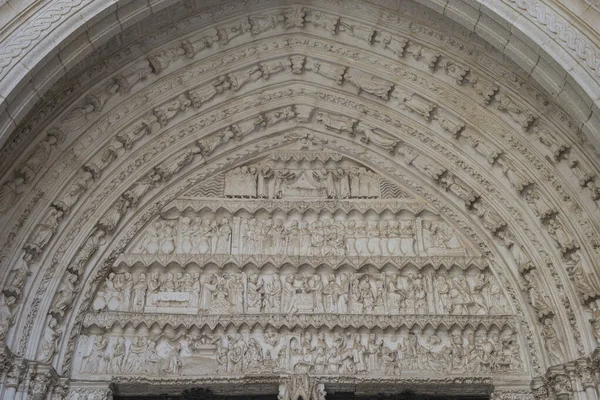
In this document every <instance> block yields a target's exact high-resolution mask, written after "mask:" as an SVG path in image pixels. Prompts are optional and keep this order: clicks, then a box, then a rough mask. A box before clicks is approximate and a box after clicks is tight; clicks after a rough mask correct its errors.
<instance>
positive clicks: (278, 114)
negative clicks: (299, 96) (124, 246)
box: [106, 108, 495, 229]
mask: <svg viewBox="0 0 600 400" xmlns="http://www.w3.org/2000/svg"><path fill="white" fill-rule="evenodd" d="M290 113H291V114H293V117H294V118H297V114H299V112H298V111H296V110H294V109H292V110H291V111H290V110H287V115H291V114H290ZM285 115H286V110H285V108H284V109H280V110H274V111H273V113H269V116H270V117H271V118H275V119H273V121H276V122H277V121H278V120H277V118H283V119H284V120H285V119H286V118H287V117H285ZM268 120H269V119H268V118H267V121H268ZM224 134H225V136H223V133H220V135H219V136H217V138H218V140H217V141H216V143H219V141H220V140H221V138H223V137H225V138H230V136H228V135H232V134H233V133H232V132H227V130H226V131H225V132H224ZM233 137H234V136H231V138H233ZM365 137H366V136H365ZM372 140H373V139H372ZM363 141H364V140H363ZM375 142H377V143H378V145H377V146H381V145H382V144H383V146H384V147H383V150H386V151H388V152H389V150H388V149H386V147H387V146H386V145H385V141H381V138H380V139H375ZM213 143H214V142H213ZM207 146H208V147H207ZM203 148H209V149H210V143H205V144H203V145H202V146H200V149H203ZM195 151H199V152H200V153H201V151H200V150H195ZM411 162H412V164H413V165H417V166H418V168H425V167H426V164H427V163H426V162H424V161H422V160H421V159H416V157H415V158H412V159H411ZM174 167H175V168H177V167H178V165H177V164H174ZM425 171H427V168H425ZM430 172H431V171H430ZM434 172H435V171H434ZM163 173H165V171H163ZM167 173H168V170H167ZM425 173H427V172H425ZM428 176H429V179H434V178H435V176H434V177H433V178H432V177H431V175H428ZM436 179H437V178H435V179H434V180H436ZM108 222H110V221H108ZM106 226H107V227H108V229H114V228H111V225H110V224H106ZM494 229H495V228H494Z"/></svg>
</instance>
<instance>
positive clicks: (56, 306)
mask: <svg viewBox="0 0 600 400" xmlns="http://www.w3.org/2000/svg"><path fill="white" fill-rule="evenodd" d="M77 278H78V277H77V275H75V274H70V273H68V272H67V276H66V279H65V280H63V283H62V287H61V289H60V290H59V291H58V293H57V295H56V297H55V298H54V301H53V302H52V306H50V312H51V313H54V314H58V315H60V316H61V317H63V316H64V315H65V312H66V311H67V308H68V307H69V306H70V305H71V303H72V302H73V299H74V298H75V294H76V291H77V289H76V287H75V283H76V282H77Z"/></svg>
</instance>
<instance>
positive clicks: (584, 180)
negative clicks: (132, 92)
mask: <svg viewBox="0 0 600 400" xmlns="http://www.w3.org/2000/svg"><path fill="white" fill-rule="evenodd" d="M287 62H289V63H291V62H290V61H289V60H288V61H287ZM261 68H262V70H261V72H260V73H261V74H266V75H267V76H268V74H269V72H268V71H269V68H275V72H278V71H279V70H280V69H282V68H283V69H286V68H288V67H286V66H285V65H276V64H275V65H265V66H261ZM263 70H264V71H263ZM445 70H447V71H454V69H452V68H446V69H445ZM347 72H350V74H346V75H347V79H348V81H349V82H350V83H351V84H352V82H354V83H355V84H356V83H357V82H358V83H360V79H359V78H361V75H360V74H359V75H358V78H357V77H356V76H354V77H353V76H352V73H351V72H352V71H347ZM451 73H452V72H451ZM134 76H135V74H134ZM362 78H364V76H363V77H362ZM136 79H137V78H136ZM357 79H358V80H357ZM123 80H126V78H124V77H120V78H119V79H117V80H116V81H117V82H119V81H123ZM221 90H222V89H221ZM493 93H494V92H493ZM205 95H206V94H205ZM402 95H406V93H402ZM96 97H97V96H96ZM100 97H102V96H100ZM195 99H196V105H198V102H199V101H200V102H201V100H199V98H198V97H196V98H195ZM402 99H405V100H403V101H404V102H405V104H404V107H405V108H406V109H408V110H409V112H417V113H426V114H424V117H425V118H431V116H429V114H430V112H431V111H428V107H432V110H433V109H434V108H435V105H432V104H429V105H428V104H427V103H426V102H425V103H423V102H420V101H419V98H418V96H417V98H416V99H414V98H412V97H411V98H408V97H402ZM501 99H503V100H500V101H499V104H498V109H500V110H502V111H504V112H507V113H508V114H509V115H513V116H514V117H515V118H516V120H517V121H519V122H520V123H521V125H523V124H525V125H524V127H526V128H529V126H530V124H531V121H533V120H532V119H531V118H533V116H532V115H531V114H530V113H529V112H525V111H519V110H518V108H515V107H517V105H516V104H515V103H513V102H512V100H511V99H510V98H507V97H501ZM188 100H189V101H190V102H192V100H193V99H192V100H190V99H188ZM188 100H186V102H187V101H188ZM102 101H103V100H102ZM186 107H187V105H186ZM522 116H524V119H523V118H522ZM163 118H164V117H163ZM528 121H529V122H528ZM440 124H442V125H443V126H445V127H446V128H445V129H448V131H449V132H450V133H453V134H460V132H459V131H460V130H461V124H460V123H459V124H456V123H453V121H451V120H448V119H447V118H440ZM144 126H146V128H144ZM534 128H537V127H534ZM137 129H138V131H137V132H134V134H135V133H137V134H140V132H141V133H142V134H143V132H144V130H145V129H149V126H148V124H147V123H146V125H142V127H141V128H137ZM457 129H458V130H459V131H456V130H457ZM464 138H465V143H471V144H470V145H471V146H472V147H475V148H476V149H477V150H479V151H481V152H482V153H485V157H486V158H488V161H489V162H499V163H501V162H502V161H503V159H501V158H500V157H499V156H500V153H499V152H498V151H495V150H494V149H493V148H492V149H490V148H489V147H488V148H486V144H485V143H480V141H479V140H478V139H477V138H476V137H473V136H470V135H464ZM544 138H545V139H544V141H543V143H546V144H547V145H548V147H549V148H552V149H554V150H553V151H554V153H553V154H554V157H557V159H563V158H564V155H565V151H567V149H568V148H569V145H565V144H561V143H557V142H556V141H555V140H554V141H553V139H552V137H550V138H548V137H547V135H546V136H544ZM120 139H121V140H120V141H121V142H123V143H122V144H123V146H128V145H131V142H130V141H128V140H129V139H128V138H125V137H121V138H120ZM540 140H542V138H541V137H540ZM53 142H56V139H55V136H53V135H51V134H49V138H48V139H47V140H46V143H50V145H51V144H52V143H53ZM516 145H517V147H518V143H517V144H516ZM118 146H120V145H118ZM116 151H118V149H117V150H115V152H116ZM569 165H570V166H571V167H572V168H573V171H569V172H570V173H571V174H573V173H574V174H576V175H577V176H580V177H581V179H580V181H579V184H580V185H581V186H582V187H588V188H590V189H589V190H591V191H592V196H595V193H596V192H597V189H596V187H595V186H594V177H593V175H591V174H589V173H588V172H586V170H585V169H583V167H584V166H583V163H582V162H581V160H570V163H569ZM503 168H504V170H505V173H506V174H507V175H508V174H510V171H511V168H509V167H503ZM25 171H27V169H25ZM543 173H544V174H548V173H547V172H543ZM14 182H15V181H14V180H13V181H9V182H6V184H7V185H8V186H10V184H13V183H14ZM555 186H556V187H561V185H560V184H559V183H556V184H555ZM564 196H565V195H564V194H563V197H564ZM37 197H39V196H37ZM37 197H35V195H34V197H33V198H34V199H35V198H37Z"/></svg>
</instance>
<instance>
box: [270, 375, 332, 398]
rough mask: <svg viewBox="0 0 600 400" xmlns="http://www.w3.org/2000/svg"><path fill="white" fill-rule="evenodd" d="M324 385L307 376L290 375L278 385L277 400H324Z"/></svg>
mask: <svg viewBox="0 0 600 400" xmlns="http://www.w3.org/2000/svg"><path fill="white" fill-rule="evenodd" d="M325 395H326V392H325V385H324V384H323V383H317V381H316V380H315V379H314V378H311V377H309V376H308V375H291V376H289V377H287V378H285V380H284V381H283V382H282V383H280V384H279V395H278V396H277V400H299V399H300V398H302V399H303V400H325Z"/></svg>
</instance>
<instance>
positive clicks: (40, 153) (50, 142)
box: [17, 134, 58, 181]
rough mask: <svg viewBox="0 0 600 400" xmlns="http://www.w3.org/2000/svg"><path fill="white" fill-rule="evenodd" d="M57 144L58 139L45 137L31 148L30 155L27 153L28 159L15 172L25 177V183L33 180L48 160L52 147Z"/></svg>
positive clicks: (51, 136)
mask: <svg viewBox="0 0 600 400" xmlns="http://www.w3.org/2000/svg"><path fill="white" fill-rule="evenodd" d="M57 143H58V138H57V137H56V136H55V135H53V134H49V135H48V136H46V138H45V139H44V140H42V141H41V142H39V143H38V144H37V145H36V146H35V147H34V148H33V150H31V153H29V157H27V160H25V162H23V164H21V166H20V167H19V169H18V170H17V173H18V174H19V175H21V176H23V177H25V179H26V180H27V181H30V180H31V179H33V177H34V175H35V173H36V172H37V171H38V170H39V169H40V168H41V166H42V164H44V162H45V161H46V160H47V159H48V156H49V155H50V152H51V151H52V147H54V146H56V144H57Z"/></svg>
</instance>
